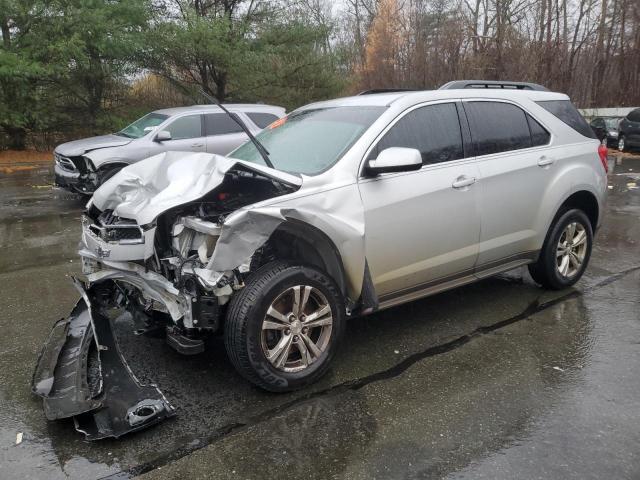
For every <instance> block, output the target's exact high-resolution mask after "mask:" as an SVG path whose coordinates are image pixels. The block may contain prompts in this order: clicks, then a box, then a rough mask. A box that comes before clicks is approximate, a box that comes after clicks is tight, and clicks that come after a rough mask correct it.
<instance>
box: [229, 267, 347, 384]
mask: <svg viewBox="0 0 640 480" xmlns="http://www.w3.org/2000/svg"><path fill="white" fill-rule="evenodd" d="M344 317H345V307H344V301H343V299H342V295H341V293H340V291H339V289H338V287H337V285H336V284H335V282H334V281H333V280H332V279H331V278H330V277H328V276H327V275H326V274H325V273H323V272H321V271H319V270H317V269H315V268H313V267H308V266H300V265H293V264H291V263H288V262H282V261H276V262H272V263H269V264H267V265H265V266H263V267H262V268H260V269H259V270H258V271H257V272H255V273H254V274H253V275H251V276H250V277H249V279H248V280H247V282H246V285H245V287H244V288H243V289H242V290H241V291H239V292H238V293H237V294H236V296H235V297H234V298H233V299H232V301H231V304H230V305H229V310H228V312H227V319H226V324H225V346H226V350H227V354H228V355H229V358H230V360H231V362H232V363H233V365H234V367H235V368H236V369H237V370H238V372H239V373H240V374H241V375H242V376H244V377H245V378H246V379H248V380H249V381H251V382H253V383H254V384H256V385H258V386H259V387H262V388H264V389H265V390H269V391H272V392H286V391H290V390H295V389H298V388H302V387H304V386H306V385H309V384H311V383H313V382H315V381H316V380H318V379H319V378H320V377H321V376H322V375H323V374H324V373H325V372H326V371H327V369H328V367H329V364H330V362H331V359H332V358H333V356H334V354H335V351H336V349H337V347H338V344H339V341H340V339H341V337H342V334H343V331H344V324H345V319H344Z"/></svg>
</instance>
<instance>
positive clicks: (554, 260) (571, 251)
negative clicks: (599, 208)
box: [529, 209, 593, 290]
mask: <svg viewBox="0 0 640 480" xmlns="http://www.w3.org/2000/svg"><path fill="white" fill-rule="evenodd" d="M592 246H593V229H592V227H591V222H590V221H589V218H588V217H587V216H586V215H585V213H584V212H583V211H582V210H578V209H571V210H567V211H565V212H564V213H562V214H561V215H559V216H558V217H557V219H556V220H555V222H554V223H553V225H552V226H551V229H550V231H549V233H548V235H547V239H546V240H545V243H544V245H543V247H542V250H541V252H540V257H539V258H538V261H537V262H536V263H534V264H531V265H529V273H531V277H533V279H534V280H535V281H536V282H537V283H539V284H540V285H542V286H543V287H546V288H551V289H554V290H560V289H563V288H567V287H570V286H571V285H573V284H574V283H576V282H577V281H578V280H580V277H582V274H583V273H584V271H585V269H586V268H587V265H588V263H589V259H590V257H591V248H592Z"/></svg>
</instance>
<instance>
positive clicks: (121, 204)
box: [92, 152, 302, 225]
mask: <svg viewBox="0 0 640 480" xmlns="http://www.w3.org/2000/svg"><path fill="white" fill-rule="evenodd" d="M240 165H241V166H243V167H244V168H246V169H250V170H253V171H255V172H258V173H261V174H263V175H265V176H267V177H270V178H273V179H274V180H278V181H281V182H282V183H284V184H287V185H294V186H300V185H302V179H301V178H300V177H297V176H295V175H291V174H288V173H285V172H280V171H278V170H274V169H272V168H269V167H265V166H261V165H257V164H254V163H249V162H245V161H242V160H236V159H233V158H227V157H222V156H220V155H214V154H210V153H190V152H164V153H161V154H159V155H155V156H153V157H149V158H147V159H145V160H142V161H140V162H137V163H135V164H133V165H130V166H128V167H125V168H123V169H122V170H120V172H118V173H117V174H116V175H114V176H113V177H111V178H110V179H109V180H108V181H107V182H105V183H104V184H103V185H102V186H101V187H100V188H98V190H96V191H95V193H94V194H93V199H92V202H93V204H94V205H95V206H96V207H97V208H99V209H100V210H105V209H111V210H113V211H114V213H115V215H117V216H119V217H124V218H131V219H134V220H136V221H137V223H138V225H146V224H148V223H151V222H152V221H153V220H155V218H156V217H157V216H158V215H160V214H161V213H162V212H165V211H167V210H168V209H170V208H173V207H176V206H178V205H183V204H185V203H189V202H192V201H194V200H197V199H198V198H200V197H202V196H204V195H206V194H207V193H209V192H210V191H212V190H213V189H214V188H216V187H217V186H218V185H220V184H221V183H222V181H223V180H224V176H225V174H226V173H227V171H229V170H230V169H231V168H233V167H234V166H240Z"/></svg>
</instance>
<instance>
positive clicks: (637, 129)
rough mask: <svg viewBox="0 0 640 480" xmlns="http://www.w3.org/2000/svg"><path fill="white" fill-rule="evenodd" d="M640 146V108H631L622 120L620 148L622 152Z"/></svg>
mask: <svg viewBox="0 0 640 480" xmlns="http://www.w3.org/2000/svg"><path fill="white" fill-rule="evenodd" d="M638 147H640V108H636V109H635V110H631V112H629V114H628V115H627V116H626V117H624V118H623V119H622V122H620V134H619V139H618V149H619V150H620V151H621V152H625V151H628V150H630V149H632V148H638Z"/></svg>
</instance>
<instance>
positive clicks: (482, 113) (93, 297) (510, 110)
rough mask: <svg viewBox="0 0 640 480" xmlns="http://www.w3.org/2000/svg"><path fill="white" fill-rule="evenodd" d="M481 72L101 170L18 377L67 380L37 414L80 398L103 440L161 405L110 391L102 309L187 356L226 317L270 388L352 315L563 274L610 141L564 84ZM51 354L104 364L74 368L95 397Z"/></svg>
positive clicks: (582, 232)
mask: <svg viewBox="0 0 640 480" xmlns="http://www.w3.org/2000/svg"><path fill="white" fill-rule="evenodd" d="M478 83H479V82H471V81H469V82H455V83H452V84H447V85H446V86H445V87H444V88H443V89H440V90H436V91H416V92H400V93H380V94H372V95H361V96H355V97H349V98H341V99H337V100H330V101H325V102H319V103H314V104H311V105H307V106H305V107H302V108H299V109H298V110H296V111H294V112H293V113H291V114H289V115H288V116H286V117H284V118H282V119H280V120H278V121H276V122H275V123H273V124H271V125H270V126H269V127H268V128H267V129H265V130H264V131H262V132H261V133H260V134H259V135H257V140H256V141H255V142H248V143H245V144H243V145H242V146H240V147H239V148H237V149H236V150H234V151H233V152H231V153H230V154H229V156H228V157H227V158H224V157H221V156H217V155H212V154H208V153H204V152H203V153H190V154H186V153H181V152H172V151H170V152H166V153H162V154H160V155H156V156H154V157H151V158H148V159H146V160H143V161H141V162H138V163H136V164H134V165H131V166H129V167H126V168H124V169H123V170H121V171H120V172H119V173H117V174H116V175H115V176H114V177H113V178H112V179H111V180H110V181H109V182H107V183H105V184H104V185H103V186H102V187H101V188H99V189H98V190H97V191H96V192H95V194H94V196H93V198H92V199H91V200H90V201H89V203H88V205H87V210H86V213H85V215H84V218H83V233H82V246H81V251H80V255H81V257H82V264H83V271H84V274H85V275H86V279H85V280H86V283H84V284H78V288H79V289H80V291H81V293H82V299H81V300H80V301H79V303H78V305H77V306H76V308H75V309H74V311H73V313H72V315H71V316H70V317H69V319H67V320H63V321H62V323H60V325H59V326H58V328H63V327H64V326H65V325H66V326H67V328H68V331H69V332H70V333H69V334H68V335H67V336H66V337H65V336H64V335H62V336H60V335H57V336H56V335H52V338H53V340H50V342H49V343H48V344H47V346H46V347H45V353H44V354H43V355H42V356H41V358H43V359H45V360H41V361H40V362H39V367H38V370H37V371H36V374H35V375H34V382H35V384H36V385H40V386H41V388H40V389H38V388H36V391H37V393H38V394H40V395H41V396H43V397H44V398H45V405H48V406H49V407H48V411H52V409H51V407H50V405H51V403H55V402H58V403H57V404H58V405H59V404H60V398H61V396H62V395H64V396H65V397H64V398H65V402H64V411H63V413H62V414H60V415H58V416H56V414H53V415H51V417H53V418H59V417H60V416H74V415H78V414H79V413H80V412H94V413H91V414H87V413H84V414H83V415H82V417H81V418H82V421H81V422H80V423H81V425H80V430H81V431H84V432H87V431H89V432H95V431H96V428H97V429H98V432H99V434H101V435H107V436H108V435H112V436H113V435H116V436H117V435H118V434H122V433H124V432H126V431H131V430H132V429H137V428H140V427H141V426H144V425H148V424H150V423H154V422H157V421H159V420H160V419H162V418H164V416H167V415H170V414H171V413H172V411H173V410H172V408H173V407H171V406H170V405H169V404H168V402H167V400H166V399H165V398H164V397H163V396H162V394H161V393H160V392H159V391H154V392H151V390H150V387H144V388H146V390H145V391H144V392H143V393H135V394H131V395H129V396H128V397H127V398H126V400H123V399H122V398H119V397H118V396H119V395H123V394H122V393H120V392H121V391H122V389H119V390H115V389H112V388H111V386H112V384H113V383H114V382H122V381H124V380H123V379H125V378H127V375H128V374H127V371H128V370H127V369H126V368H124V367H123V365H125V362H124V360H123V359H121V358H120V359H119V360H117V361H116V360H114V355H115V353H113V352H117V348H115V347H113V343H114V341H113V334H112V333H111V330H110V329H111V327H110V321H109V318H110V317H113V315H112V314H111V315H109V314H108V312H111V311H112V310H114V309H127V310H128V311H129V312H130V313H131V315H132V317H131V318H133V319H137V321H139V322H140V321H142V322H143V324H144V325H145V327H144V328H146V329H150V328H153V326H156V327H160V328H163V329H165V328H166V332H167V342H168V343H169V345H171V346H172V347H173V348H174V349H175V350H177V351H179V352H181V353H184V354H193V353H200V352H202V351H203V350H204V342H203V340H204V338H205V337H206V336H207V335H209V334H211V333H213V332H222V334H223V335H224V342H225V347H226V351H227V353H228V356H229V358H230V359H231V362H232V363H233V365H234V366H235V367H236V369H237V370H238V372H239V373H240V374H241V375H243V376H244V377H245V378H246V379H248V380H249V381H250V382H253V383H254V384H256V385H258V386H259V387H261V388H264V389H266V390H270V391H275V392H283V391H289V390H294V389H298V388H301V387H304V386H306V385H309V384H310V383H312V382H315V381H316V380H318V379H319V378H320V377H321V376H322V375H323V374H324V373H325V372H326V371H327V369H328V368H329V365H330V363H331V360H332V359H333V357H334V356H335V353H336V351H337V349H338V347H339V345H340V341H341V339H342V337H343V335H344V333H345V322H346V320H347V319H348V318H349V317H354V316H358V315H366V314H370V313H372V312H376V311H380V310H383V309H387V308H390V307H393V306H395V305H400V304H403V303H406V302H410V301H413V300H416V299H418V298H422V297H426V296H428V295H433V294H436V293H438V292H442V291H445V290H449V289H451V288H455V287H459V286H461V285H464V284H467V283H470V282H474V281H477V280H480V279H483V278H487V277H489V276H492V275H495V274H497V273H500V272H504V271H506V270H511V269H513V268H516V267H519V266H522V265H528V266H529V271H530V273H531V276H532V277H533V279H534V280H535V281H536V282H538V283H539V284H540V285H542V286H543V287H545V288H550V289H563V288H567V287H569V286H571V285H573V284H574V283H576V282H577V281H578V280H579V279H580V277H581V276H582V274H583V273H584V271H585V269H586V268H587V265H588V263H589V258H590V255H591V250H592V247H593V242H594V232H595V231H596V229H597V228H598V226H599V225H600V223H601V220H602V213H603V210H604V209H603V204H604V201H605V195H606V192H607V178H606V175H607V157H606V147H604V146H603V145H601V144H600V142H599V141H598V139H597V138H596V136H595V135H594V133H593V131H592V130H591V128H590V127H589V124H588V123H587V122H586V121H585V120H584V119H583V118H582V116H581V115H580V114H579V113H578V111H577V110H576V109H575V108H574V106H573V105H572V104H571V102H570V100H569V98H568V97H567V96H566V95H563V94H561V93H552V92H549V91H547V90H546V89H544V88H543V87H540V86H538V85H533V84H521V83H496V82H481V84H480V85H478ZM480 86H481V87H483V88H479V87H480ZM397 321H401V319H398V320H397ZM93 328H95V330H96V332H97V341H96V342H99V344H100V345H102V347H100V348H98V349H97V354H96V353H95V350H96V348H95V346H93V343H92V339H93V338H94V336H93ZM83 339H84V343H83V345H84V344H87V345H88V346H87V347H86V348H85V349H83V348H80V347H78V344H79V343H81V342H82V341H83ZM380 342H381V345H382V344H384V343H385V342H386V340H385V339H382V338H381V339H380ZM67 345H70V346H71V347H74V348H71V347H69V348H67ZM60 351H62V352H70V355H66V354H65V355H64V356H62V357H63V360H61V361H64V363H65V365H77V367H75V368H76V370H77V371H78V375H77V376H78V377H79V378H82V379H86V378H87V361H86V357H87V356H89V358H94V359H95V358H96V357H95V356H96V355H97V358H98V360H99V361H103V362H107V363H108V365H107V366H106V367H105V366H103V367H102V369H101V370H100V369H99V368H94V369H92V370H90V372H89V377H90V378H92V377H93V376H95V375H96V372H100V371H103V372H108V373H107V374H104V377H103V378H102V379H101V382H102V383H100V382H95V381H89V382H88V384H89V385H96V384H99V385H102V389H103V391H104V392H106V395H104V396H103V397H96V395H97V394H96V393H95V392H93V393H87V391H86V388H87V387H85V386H84V385H86V384H87V381H84V383H83V384H82V388H83V389H84V390H83V391H81V392H78V388H80V387H77V383H74V382H75V380H74V378H76V377H74V376H73V375H68V373H69V372H68V370H69V368H68V367H65V369H62V368H60V369H59V368H56V367H55V363H56V362H55V361H54V362H52V361H51V358H55V356H52V355H51V352H60ZM47 352H49V353H47ZM92 352H93V355H94V357H91V355H92ZM61 355H62V354H61ZM70 357H71V358H70ZM98 360H94V365H95V362H97V361H98ZM74 362H75V363H74ZM116 363H117V365H116ZM185 368H189V367H188V364H185ZM113 372H118V373H116V374H114V373H113ZM63 374H67V376H66V377H64V378H62V375H63ZM52 377H54V378H52ZM67 377H69V378H71V380H70V381H69V380H67ZM51 385H53V386H54V387H51ZM118 385H120V383H118ZM138 388H142V387H140V386H138ZM71 394H72V395H71ZM69 397H72V398H69ZM116 397H118V398H116ZM96 398H99V399H100V402H96V400H95V399H96ZM110 398H111V400H109V399H110ZM78 399H80V400H78ZM105 402H106V403H105ZM145 402H146V403H145ZM98 404H99V405H98ZM149 405H151V406H149ZM143 406H149V407H148V408H146V409H145V410H140V409H142V407H143ZM151 407H153V408H151ZM105 408H107V409H108V413H105ZM127 412H128V413H127ZM129 414H131V415H133V417H132V418H133V419H134V421H135V423H134V424H133V425H132V424H131V423H129V424H126V423H124V424H123V422H120V423H119V424H118V425H116V426H114V425H110V424H109V422H107V421H106V420H105V419H108V418H114V419H122V418H125V417H127V415H129ZM91 415H94V416H95V417H96V418H95V421H89V420H87V418H89V419H90V418H91ZM127 418H128V417H127ZM76 424H78V422H77V423H76ZM87 425H90V426H87ZM96 425H97V427H96ZM116 427H117V428H116ZM101 428H102V429H103V430H100V429H101ZM114 429H115V430H114ZM114 432H115V433H114ZM94 438H96V437H94Z"/></svg>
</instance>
